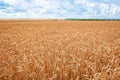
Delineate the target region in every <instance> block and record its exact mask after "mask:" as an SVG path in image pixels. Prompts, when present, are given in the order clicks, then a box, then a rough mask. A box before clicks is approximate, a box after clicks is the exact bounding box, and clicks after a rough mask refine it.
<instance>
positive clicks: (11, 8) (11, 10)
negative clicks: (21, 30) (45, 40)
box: [0, 0, 120, 18]
mask: <svg viewBox="0 0 120 80" xmlns="http://www.w3.org/2000/svg"><path fill="white" fill-rule="evenodd" d="M1 1H2V2H4V4H7V5H8V6H4V5H0V6H4V7H5V8H4V9H2V8H0V17H6V18H7V17H8V18H9V17H10V18H12V17H13V18H32V17H33V18H67V17H73V18H74V17H76V18H101V17H102V18H106V17H107V18H120V5H118V3H115V1H114V2H113V1H111V0H110V1H108V0H107V1H108V3H107V2H106V1H104V0H101V1H98V2H97V0H0V2H1ZM117 2H118V1H117Z"/></svg>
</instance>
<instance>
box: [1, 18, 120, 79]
mask: <svg viewBox="0 0 120 80" xmlns="http://www.w3.org/2000/svg"><path fill="white" fill-rule="evenodd" d="M0 80H120V21H67V20H60V21H59V20H46V21H45V20H43V21H0Z"/></svg>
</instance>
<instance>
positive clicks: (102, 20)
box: [65, 18, 120, 21]
mask: <svg viewBox="0 0 120 80" xmlns="http://www.w3.org/2000/svg"><path fill="white" fill-rule="evenodd" d="M65 20H80V21H108V20H109V21H120V19H71V18H67V19H65Z"/></svg>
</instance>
